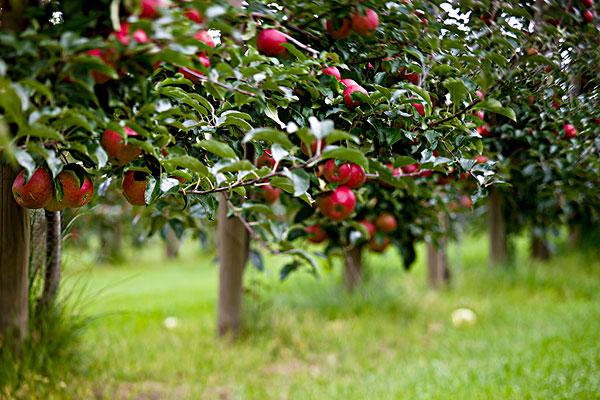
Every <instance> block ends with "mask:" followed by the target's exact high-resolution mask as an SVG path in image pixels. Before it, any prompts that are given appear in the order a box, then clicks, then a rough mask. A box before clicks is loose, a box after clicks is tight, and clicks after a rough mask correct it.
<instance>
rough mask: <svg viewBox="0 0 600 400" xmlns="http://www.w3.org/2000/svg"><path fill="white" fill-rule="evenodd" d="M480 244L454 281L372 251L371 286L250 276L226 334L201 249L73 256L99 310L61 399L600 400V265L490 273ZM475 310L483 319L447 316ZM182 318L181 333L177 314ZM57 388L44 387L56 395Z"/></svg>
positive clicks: (581, 259) (572, 262)
mask: <svg viewBox="0 0 600 400" xmlns="http://www.w3.org/2000/svg"><path fill="white" fill-rule="evenodd" d="M486 251H487V249H486V244H485V241H484V240H483V239H480V240H473V241H469V243H466V242H463V243H462V244H461V245H459V246H454V247H453V248H452V251H451V260H452V263H453V266H454V269H453V274H454V276H453V278H454V281H453V284H452V286H451V287H450V288H449V289H447V290H443V291H441V292H436V291H431V290H429V289H428V288H427V286H426V285H425V276H424V259H423V257H422V252H421V256H420V257H419V260H418V263H417V266H416V268H415V270H414V271H412V272H410V273H405V272H404V271H403V270H401V269H400V268H399V267H398V260H397V259H396V258H395V256H394V255H393V254H392V252H390V253H389V254H387V255H386V256H377V257H370V258H369V259H368V264H369V272H370V274H369V277H368V281H367V283H366V285H365V286H364V288H362V290H360V291H359V292H358V293H355V294H354V295H348V294H346V293H345V292H344V291H343V290H342V288H341V287H340V283H339V281H340V280H339V276H338V273H337V271H339V266H338V268H336V269H335V270H334V271H333V272H331V273H328V272H325V273H324V274H322V275H321V276H320V278H319V279H315V278H314V277H312V276H310V275H308V274H306V273H297V274H294V275H292V276H291V277H290V278H289V279H288V281H286V282H284V283H283V284H281V283H279V282H278V280H277V268H276V267H275V264H277V262H276V261H274V260H272V262H271V264H273V266H272V267H271V268H270V269H269V271H267V272H266V273H258V272H256V271H253V270H251V271H249V272H250V273H248V274H247V276H246V278H247V283H248V287H249V289H248V293H247V295H246V300H247V301H246V313H245V314H246V315H245V323H246V329H245V333H244V335H243V337H242V338H241V339H240V340H239V341H237V342H235V343H223V342H221V341H218V340H217V339H215V335H214V332H215V312H214V310H215V299H216V283H217V282H216V266H215V265H214V264H213V263H212V259H213V256H212V255H207V254H202V253H200V252H198V251H197V250H196V249H194V248H192V247H191V246H188V247H186V249H185V251H184V252H183V254H182V257H181V258H180V259H178V260H176V261H172V262H165V261H164V260H163V259H162V256H161V254H160V248H156V249H153V250H148V251H144V252H142V253H141V254H136V255H135V258H134V259H132V260H131V262H130V263H129V264H128V265H126V266H117V267H109V266H94V267H93V268H91V267H90V265H91V264H90V263H87V262H82V261H76V260H80V259H79V255H77V254H71V255H70V256H68V257H67V259H66V263H67V272H66V275H67V277H66V279H67V286H68V287H70V288H71V289H70V290H74V289H73V288H74V287H75V288H78V289H76V290H81V288H82V287H85V293H86V296H85V297H86V299H87V304H86V305H85V306H84V309H85V310H86V312H87V313H88V314H89V315H92V316H94V317H95V318H94V321H93V322H92V323H91V325H90V326H89V328H88V330H87V333H86V336H85V338H84V348H83V349H82V352H83V354H84V355H85V357H84V360H86V361H85V363H84V364H83V367H82V368H81V370H80V371H79V373H78V374H77V375H75V377H74V378H69V379H68V380H65V382H64V383H60V384H59V385H58V386H57V388H56V389H55V391H54V396H55V398H58V399H61V398H102V399H199V398H203V399H204V398H206V399H550V398H552V399H563V398H564V399H594V398H600V340H599V337H598V333H599V332H600V263H599V262H598V261H591V260H590V259H589V258H586V257H585V256H583V255H570V256H563V257H561V258H558V259H556V260H554V261H553V262H552V263H550V264H548V265H540V264H531V263H529V262H528V261H523V260H522V259H520V258H519V259H518V261H517V263H516V264H517V266H516V268H515V269H513V270H510V271H506V270H504V271H489V270H488V269H487V268H486V265H485V259H486V258H485V254H486ZM458 307H468V308H470V309H472V310H473V311H474V312H475V313H476V315H477V322H476V324H475V325H473V326H471V327H462V328H455V327H454V326H453V325H452V323H451V320H450V314H451V313H452V311H453V310H454V309H456V308H458ZM169 317H171V320H173V319H172V318H174V319H175V321H176V322H177V325H176V327H174V328H172V329H169V328H167V327H166V325H165V320H166V319H167V318H169ZM50 397H51V396H48V398H50Z"/></svg>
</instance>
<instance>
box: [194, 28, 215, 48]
mask: <svg viewBox="0 0 600 400" xmlns="http://www.w3.org/2000/svg"><path fill="white" fill-rule="evenodd" d="M194 39H197V40H199V41H201V42H203V43H205V44H206V45H207V46H209V47H215V41H214V40H213V38H212V36H210V33H208V31H204V30H202V31H198V32H197V33H196V34H195V35H194Z"/></svg>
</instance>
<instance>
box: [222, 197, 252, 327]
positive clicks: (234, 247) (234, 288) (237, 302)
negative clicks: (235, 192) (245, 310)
mask: <svg viewBox="0 0 600 400" xmlns="http://www.w3.org/2000/svg"><path fill="white" fill-rule="evenodd" d="M227 211H228V205H227V199H226V197H225V196H224V195H221V198H220V201H219V212H218V221H217V223H218V229H217V234H218V243H217V246H218V252H219V304H218V310H217V323H218V335H219V336H221V337H223V336H234V337H235V336H236V335H237V334H238V333H239V329H240V326H241V320H242V291H243V277H244V267H245V266H246V261H247V260H248V250H249V245H250V242H249V236H248V232H247V231H246V228H245V227H244V225H243V224H242V222H241V221H240V220H239V219H238V218H236V217H232V218H228V217H227Z"/></svg>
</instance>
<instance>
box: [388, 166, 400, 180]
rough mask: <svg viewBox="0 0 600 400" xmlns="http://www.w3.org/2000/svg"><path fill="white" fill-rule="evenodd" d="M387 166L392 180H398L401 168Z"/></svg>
mask: <svg viewBox="0 0 600 400" xmlns="http://www.w3.org/2000/svg"><path fill="white" fill-rule="evenodd" d="M387 166H388V168H389V169H390V171H392V175H393V176H394V178H399V177H400V176H402V168H401V167H398V168H394V166H393V165H392V163H388V165H387Z"/></svg>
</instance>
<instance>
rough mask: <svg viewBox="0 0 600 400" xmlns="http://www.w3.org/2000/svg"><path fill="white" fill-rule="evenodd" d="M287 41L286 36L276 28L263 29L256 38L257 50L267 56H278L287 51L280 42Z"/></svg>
mask: <svg viewBox="0 0 600 400" xmlns="http://www.w3.org/2000/svg"><path fill="white" fill-rule="evenodd" d="M284 43H287V38H286V37H285V35H284V34H283V33H281V32H279V31H278V30H277V29H265V30H264V31H261V32H260V33H259V34H258V37H257V38H256V47H257V48H258V51H259V52H261V53H262V54H264V55H267V56H280V55H283V54H285V53H287V49H286V48H285V47H283V46H282V44H284Z"/></svg>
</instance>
